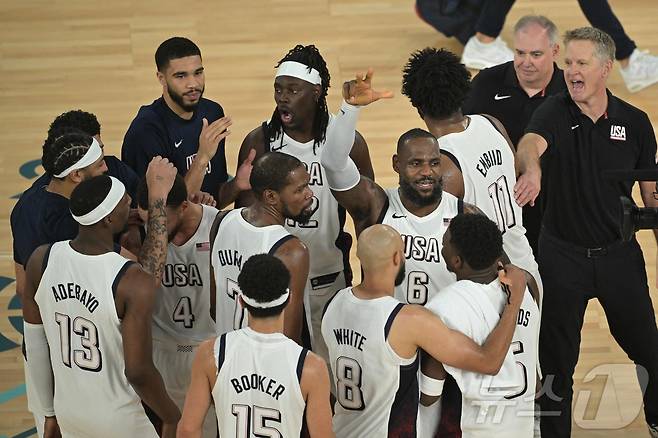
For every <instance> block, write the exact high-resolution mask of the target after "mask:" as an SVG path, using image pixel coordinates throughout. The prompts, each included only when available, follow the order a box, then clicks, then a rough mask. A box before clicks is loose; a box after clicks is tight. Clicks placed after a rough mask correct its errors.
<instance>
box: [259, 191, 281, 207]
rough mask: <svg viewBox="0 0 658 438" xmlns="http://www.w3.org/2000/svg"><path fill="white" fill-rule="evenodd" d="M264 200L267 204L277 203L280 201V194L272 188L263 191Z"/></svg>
mask: <svg viewBox="0 0 658 438" xmlns="http://www.w3.org/2000/svg"><path fill="white" fill-rule="evenodd" d="M263 201H264V202H265V204H267V205H277V204H278V203H279V194H278V193H277V192H276V191H274V190H272V189H265V190H264V191H263Z"/></svg>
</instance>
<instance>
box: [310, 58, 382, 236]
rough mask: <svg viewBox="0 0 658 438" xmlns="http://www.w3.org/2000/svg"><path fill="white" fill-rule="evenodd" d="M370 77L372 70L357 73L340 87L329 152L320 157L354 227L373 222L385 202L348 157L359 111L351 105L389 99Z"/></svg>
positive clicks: (375, 187)
mask: <svg viewBox="0 0 658 438" xmlns="http://www.w3.org/2000/svg"><path fill="white" fill-rule="evenodd" d="M372 75H373V73H372V70H369V71H368V73H367V74H366V75H365V76H364V75H362V74H358V75H357V78H356V80H354V81H350V82H346V83H345V84H344V85H343V97H344V99H345V101H344V102H343V104H342V105H341V109H340V111H339V113H338V114H337V115H336V121H335V122H334V123H333V124H332V126H331V127H330V129H329V130H328V131H327V145H326V148H327V149H328V150H329V152H328V153H324V154H322V166H323V167H324V169H325V170H326V171H327V179H328V180H329V186H330V187H331V189H332V193H333V194H334V197H335V198H336V200H337V201H338V202H339V203H340V204H341V205H342V206H343V207H345V209H347V210H348V211H349V212H350V214H351V215H352V217H353V218H354V220H355V222H357V228H365V226H367V225H370V224H372V223H374V222H375V220H376V218H377V216H378V215H379V212H380V211H381V209H382V208H383V207H384V205H385V202H386V194H385V193H384V190H383V189H382V188H381V187H379V186H378V185H377V184H375V183H374V181H372V180H371V179H369V178H365V177H363V176H361V175H360V174H359V170H358V169H357V166H356V164H355V163H354V161H353V160H352V159H351V158H350V152H351V149H352V145H353V144H354V139H355V130H356V122H357V119H358V113H359V111H360V109H359V107H358V106H355V105H360V106H365V105H368V104H370V103H372V102H375V101H377V100H379V99H382V98H390V97H392V93H390V92H387V91H386V92H378V91H376V90H373V88H372V86H371V81H372ZM348 102H349V103H348Z"/></svg>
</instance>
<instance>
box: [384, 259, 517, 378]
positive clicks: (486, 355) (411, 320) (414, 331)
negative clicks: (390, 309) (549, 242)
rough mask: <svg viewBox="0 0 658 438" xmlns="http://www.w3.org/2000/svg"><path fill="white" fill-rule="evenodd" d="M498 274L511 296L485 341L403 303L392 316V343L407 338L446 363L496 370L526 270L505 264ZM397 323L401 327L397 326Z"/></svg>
mask: <svg viewBox="0 0 658 438" xmlns="http://www.w3.org/2000/svg"><path fill="white" fill-rule="evenodd" d="M499 278H500V280H501V282H502V283H503V284H506V285H507V286H508V288H509V289H510V290H511V292H510V298H509V302H508V304H507V305H506V306H505V309H504V312H503V315H502V316H501V317H500V321H499V322H498V325H497V326H496V327H495V328H494V330H493V331H492V332H491V333H490V334H489V337H488V338H487V341H486V342H485V343H484V345H482V346H479V345H477V344H476V343H475V342H474V341H473V340H472V339H470V338H469V337H467V336H465V335H463V334H462V333H460V332H458V331H456V330H452V329H450V328H448V327H447V326H446V325H445V324H444V323H443V322H442V321H441V320H440V319H439V318H438V317H437V316H435V315H434V314H432V313H431V312H430V311H429V310H427V309H425V308H424V307H421V306H415V305H414V306H412V305H407V306H404V308H403V309H402V310H401V311H400V313H399V314H398V317H397V318H395V320H394V322H393V327H392V328H391V335H389V338H390V339H391V342H392V345H393V342H395V343H396V344H398V345H407V346H408V344H407V343H405V342H404V339H401V338H406V339H408V340H413V341H414V342H416V346H417V347H420V348H422V349H423V350H425V352H427V353H428V354H430V355H431V356H432V357H434V358H435V359H436V360H438V361H440V362H442V363H444V364H446V365H450V366H453V367H455V368H460V369H463V370H468V371H475V372H478V373H482V374H491V375H495V374H497V373H498V371H499V370H500V367H501V366H502V364H503V360H504V359H505V355H506V354H507V351H508V349H509V346H510V343H511V341H512V335H513V334H514V328H515V326H516V319H517V317H518V312H519V307H520V306H521V302H522V301H523V294H524V292H525V287H526V281H525V273H524V271H523V270H521V269H520V268H517V267H516V266H513V265H507V266H505V271H500V272H499ZM396 325H398V327H400V328H399V329H397V328H396ZM398 330H399V331H398ZM407 348H408V347H407ZM396 351H397V350H396Z"/></svg>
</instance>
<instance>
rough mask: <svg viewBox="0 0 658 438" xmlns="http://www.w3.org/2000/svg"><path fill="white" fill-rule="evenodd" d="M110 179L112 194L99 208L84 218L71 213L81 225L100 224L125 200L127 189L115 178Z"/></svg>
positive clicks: (108, 195)
mask: <svg viewBox="0 0 658 438" xmlns="http://www.w3.org/2000/svg"><path fill="white" fill-rule="evenodd" d="M110 179H111V180H112V186H111V187H110V192H109V193H108V194H107V196H106V197H105V199H103V202H101V203H100V205H99V206H98V207H96V208H94V209H93V210H92V211H90V212H89V213H87V214H83V215H82V216H76V215H74V214H73V212H71V215H72V216H73V219H75V220H76V222H78V223H79V224H80V225H94V224H95V223H96V222H99V221H100V220H101V219H103V218H104V217H105V216H107V215H108V214H110V213H112V210H114V208H115V207H116V206H117V204H119V201H121V199H123V195H124V193H126V187H125V186H124V185H123V183H122V182H121V181H119V180H118V179H116V178H115V177H113V176H111V177H110Z"/></svg>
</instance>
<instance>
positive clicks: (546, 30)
mask: <svg viewBox="0 0 658 438" xmlns="http://www.w3.org/2000/svg"><path fill="white" fill-rule="evenodd" d="M513 48H514V61H510V62H506V63H504V64H500V65H497V66H495V67H491V68H487V69H484V70H482V71H480V73H478V75H477V76H475V78H473V81H472V82H471V91H470V93H469V95H468V98H467V99H466V102H465V103H464V104H463V105H462V112H463V113H464V114H491V115H492V116H494V117H495V118H497V119H498V120H500V121H501V122H502V124H503V126H504V127H505V129H506V130H507V134H508V135H509V137H510V140H512V144H514V145H517V144H519V140H520V139H521V137H522V136H523V134H524V133H525V129H526V126H528V122H530V118H531V117H532V114H533V113H534V112H535V110H536V109H537V107H539V105H541V104H542V103H543V102H544V101H545V100H546V98H547V97H549V96H552V95H554V94H557V93H560V92H562V91H564V90H566V88H567V86H566V85H565V83H564V74H563V72H562V70H560V69H559V68H558V66H557V64H556V63H555V60H556V59H557V56H558V54H559V51H560V45H559V35H558V30H557V27H556V26H555V24H554V23H553V22H552V21H551V20H549V19H548V18H546V17H543V16H536V15H526V16H525V17H522V18H521V19H520V20H519V21H518V22H517V23H516V25H514V39H513ZM523 226H524V227H525V229H526V237H527V238H528V242H530V246H531V247H532V250H533V251H534V253H535V256H537V241H538V240H539V230H540V228H541V211H540V206H539V205H537V206H530V205H526V206H525V207H523Z"/></svg>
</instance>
